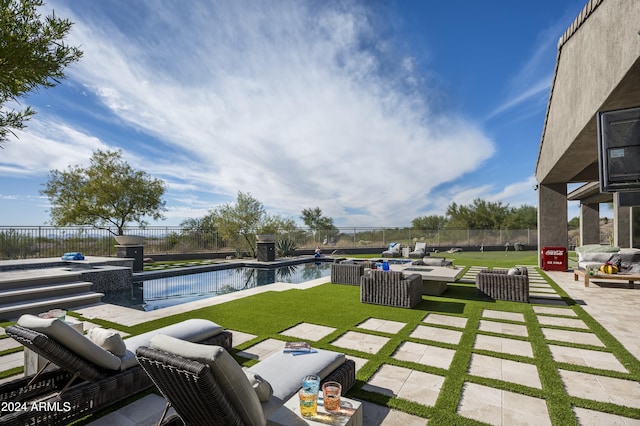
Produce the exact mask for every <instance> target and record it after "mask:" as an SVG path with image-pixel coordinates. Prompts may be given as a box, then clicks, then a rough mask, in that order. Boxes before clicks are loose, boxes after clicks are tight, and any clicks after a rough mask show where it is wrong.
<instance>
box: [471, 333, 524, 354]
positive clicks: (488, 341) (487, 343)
mask: <svg viewBox="0 0 640 426" xmlns="http://www.w3.org/2000/svg"><path fill="white" fill-rule="evenodd" d="M473 347H474V348H475V349H484V350H485V351H493V352H500V353H505V354H511V355H520V356H526V357H529V358H533V348H532V347H531V343H529V342H525V341H523V340H515V339H509V338H506V337H496V336H485V335H484V334H478V335H477V336H476V340H475V342H474V345H473Z"/></svg>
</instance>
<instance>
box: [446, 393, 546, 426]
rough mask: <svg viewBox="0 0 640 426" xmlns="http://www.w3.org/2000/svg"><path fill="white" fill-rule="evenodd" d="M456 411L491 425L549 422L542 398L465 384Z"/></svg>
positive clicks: (532, 424)
mask: <svg viewBox="0 0 640 426" xmlns="http://www.w3.org/2000/svg"><path fill="white" fill-rule="evenodd" d="M458 414H460V415H461V416H464V417H469V418H471V419H474V420H478V421H481V422H485V423H488V424H491V425H531V426H538V425H540V426H542V425H551V419H550V418H549V411H548V409H547V403H546V402H545V400H544V399H539V398H534V397H531V396H526V395H520V394H517V393H514V392H509V391H505V390H500V389H496V388H492V387H488V386H483V385H478V384H475V383H465V384H464V387H463V389H462V398H461V399H460V404H459V405H458Z"/></svg>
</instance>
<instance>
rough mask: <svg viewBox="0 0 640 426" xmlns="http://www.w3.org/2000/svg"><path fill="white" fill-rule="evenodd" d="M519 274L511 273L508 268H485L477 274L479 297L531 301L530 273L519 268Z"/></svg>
mask: <svg viewBox="0 0 640 426" xmlns="http://www.w3.org/2000/svg"><path fill="white" fill-rule="evenodd" d="M518 269H519V270H520V274H519V275H510V274H509V273H508V272H509V270H507V269H491V270H488V269H485V270H482V271H480V272H478V274H477V275H476V289H477V291H478V296H479V297H488V298H491V299H495V300H510V301H515V302H526V303H529V273H528V271H527V268H524V267H523V268H518Z"/></svg>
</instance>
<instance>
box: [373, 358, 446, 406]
mask: <svg viewBox="0 0 640 426" xmlns="http://www.w3.org/2000/svg"><path fill="white" fill-rule="evenodd" d="M443 383H444V377H443V376H438V375H435V374H430V373H423V372H421V371H415V370H411V369H409V368H404V367H397V366H395V365H388V364H384V365H382V366H381V367H380V369H379V370H378V371H376V373H375V374H374V375H373V376H371V378H370V379H369V381H368V382H367V383H366V384H365V385H363V386H362V389H364V390H367V391H370V392H376V393H380V394H383V395H389V396H397V397H399V398H403V399H407V400H409V401H413V402H417V403H419V404H423V405H434V404H435V403H436V400H437V399H438V394H439V393H440V388H441V387H442V384H443Z"/></svg>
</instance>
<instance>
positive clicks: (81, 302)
mask: <svg viewBox="0 0 640 426" xmlns="http://www.w3.org/2000/svg"><path fill="white" fill-rule="evenodd" d="M103 296H104V294H102V293H96V292H93V291H88V292H85V293H77V294H73V295H68V296H57V297H49V298H44V299H31V300H29V301H24V302H20V303H9V304H0V319H2V320H4V321H9V320H16V319H17V318H18V317H19V316H20V315H22V314H34V315H35V314H38V313H41V312H46V311H48V310H50V309H55V308H61V309H71V308H75V307H78V306H86V305H93V304H95V303H100V301H101V300H102V297H103Z"/></svg>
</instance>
